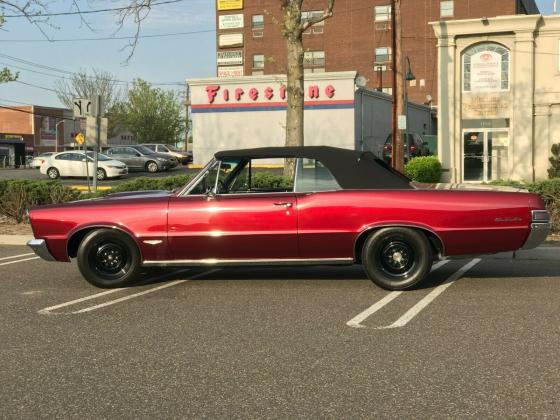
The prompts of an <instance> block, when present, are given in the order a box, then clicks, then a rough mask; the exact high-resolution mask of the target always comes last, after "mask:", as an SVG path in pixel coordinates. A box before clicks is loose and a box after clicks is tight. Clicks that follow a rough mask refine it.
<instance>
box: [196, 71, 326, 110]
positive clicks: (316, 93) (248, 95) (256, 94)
mask: <svg viewBox="0 0 560 420" xmlns="http://www.w3.org/2000/svg"><path fill="white" fill-rule="evenodd" d="M221 68H222V69H233V68H235V67H221ZM240 69H241V71H243V67H240ZM219 71H220V67H218V73H219ZM242 75H243V74H241V75H240V76H242ZM335 92H336V89H335V87H334V86H333V85H327V86H324V87H323V88H320V87H319V85H309V86H307V89H306V91H305V97H306V98H307V99H332V98H333V97H334V95H335ZM218 93H219V94H220V97H221V99H222V100H223V102H229V101H230V100H231V101H232V102H233V101H237V102H239V101H242V102H243V101H245V102H247V101H249V100H250V101H253V102H255V101H257V100H259V99H262V98H264V99H266V100H268V101H271V100H273V99H280V100H282V101H285V100H286V85H284V84H281V85H280V86H279V87H277V88H273V87H272V86H267V87H264V88H261V89H259V88H256V87H254V86H253V87H247V86H245V88H243V87H241V86H239V87H222V86H220V85H208V86H206V95H207V98H208V103H209V104H212V103H214V100H215V99H216V98H217V97H218Z"/></svg>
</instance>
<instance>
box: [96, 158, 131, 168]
mask: <svg viewBox="0 0 560 420" xmlns="http://www.w3.org/2000/svg"><path fill="white" fill-rule="evenodd" d="M98 163H99V165H107V166H122V167H123V168H124V167H126V163H124V162H121V161H120V160H117V159H111V160H103V161H100V162H98Z"/></svg>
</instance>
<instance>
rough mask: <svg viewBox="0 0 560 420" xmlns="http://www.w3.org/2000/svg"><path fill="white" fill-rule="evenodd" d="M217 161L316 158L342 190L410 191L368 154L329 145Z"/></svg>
mask: <svg viewBox="0 0 560 420" xmlns="http://www.w3.org/2000/svg"><path fill="white" fill-rule="evenodd" d="M214 156H215V157H216V159H219V160H224V159H228V158H229V159H243V158H245V159H266V158H268V159H273V158H306V159H316V160H318V161H320V162H321V163H322V164H323V165H325V166H326V167H327V168H328V169H329V170H330V171H331V173H332V174H333V176H334V177H335V178H336V180H337V181H338V183H339V185H340V186H341V187H342V188H343V189H345V190H387V189H391V190H405V189H413V188H414V187H412V186H411V185H410V179H409V178H407V177H406V176H404V175H403V174H401V173H400V172H398V171H396V170H394V169H393V168H391V167H390V166H389V165H387V164H386V163H385V162H384V161H382V160H381V159H378V158H376V157H375V156H374V155H373V153H371V152H358V151H355V150H348V149H341V148H338V147H330V146H303V147H260V148H256V149H239V150H225V151H222V152H217V153H216V154H215V155H214Z"/></svg>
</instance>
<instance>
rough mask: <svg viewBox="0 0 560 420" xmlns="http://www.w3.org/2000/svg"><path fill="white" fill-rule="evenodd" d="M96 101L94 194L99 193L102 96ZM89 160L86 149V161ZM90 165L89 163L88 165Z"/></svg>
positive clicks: (98, 96)
mask: <svg viewBox="0 0 560 420" xmlns="http://www.w3.org/2000/svg"><path fill="white" fill-rule="evenodd" d="M96 99H97V100H96V101H95V104H94V105H95V147H94V148H93V173H92V174H91V176H92V178H93V192H94V193H95V192H97V153H98V152H99V144H100V143H101V95H97V97H96ZM87 160H88V156H87V149H86V161H87ZM88 164H89V163H88Z"/></svg>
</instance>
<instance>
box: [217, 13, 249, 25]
mask: <svg viewBox="0 0 560 420" xmlns="http://www.w3.org/2000/svg"><path fill="white" fill-rule="evenodd" d="M238 28H243V14H238V15H221V16H218V29H238Z"/></svg>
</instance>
